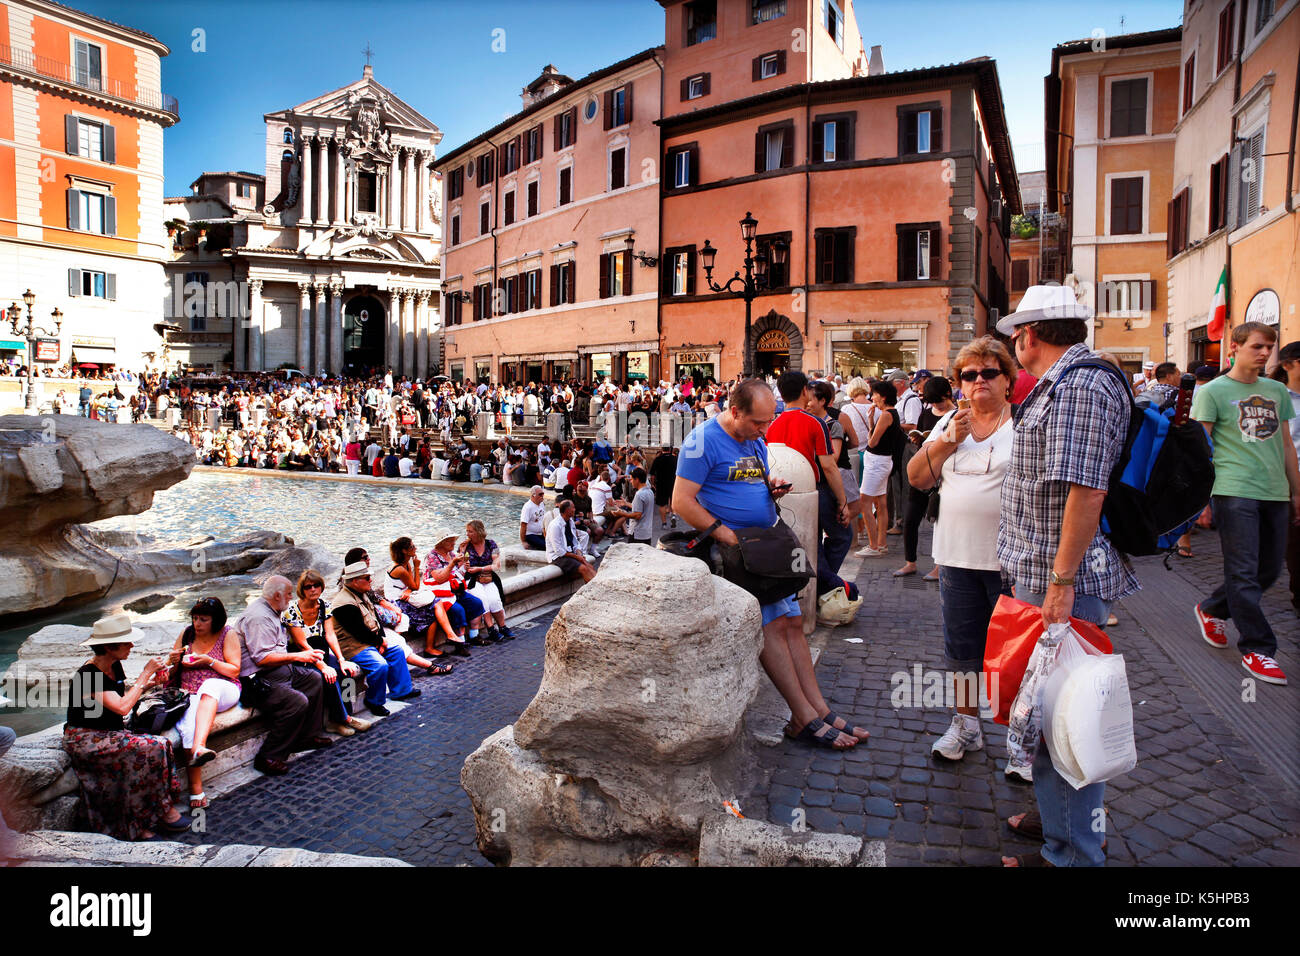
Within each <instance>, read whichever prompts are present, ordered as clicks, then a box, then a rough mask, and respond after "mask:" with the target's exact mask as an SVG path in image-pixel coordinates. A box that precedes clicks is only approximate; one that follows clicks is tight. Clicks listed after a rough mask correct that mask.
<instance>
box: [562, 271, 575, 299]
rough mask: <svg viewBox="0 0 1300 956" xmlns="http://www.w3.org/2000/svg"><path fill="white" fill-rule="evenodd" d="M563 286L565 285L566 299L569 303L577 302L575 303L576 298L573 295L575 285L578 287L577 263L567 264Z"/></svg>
mask: <svg viewBox="0 0 1300 956" xmlns="http://www.w3.org/2000/svg"><path fill="white" fill-rule="evenodd" d="M564 284H565V286H567V291H568V296H567V298H568V300H569V301H570V302H577V301H578V299H577V296H576V295H575V294H574V293H575V290H576V289H577V285H578V264H577V262H570V263H569V268H568V269H567V270H565V275H564Z"/></svg>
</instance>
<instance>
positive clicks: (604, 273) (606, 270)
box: [600, 250, 632, 299]
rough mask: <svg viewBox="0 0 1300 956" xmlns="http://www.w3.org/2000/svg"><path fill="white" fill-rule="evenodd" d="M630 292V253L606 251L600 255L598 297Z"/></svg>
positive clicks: (606, 297) (604, 297)
mask: <svg viewBox="0 0 1300 956" xmlns="http://www.w3.org/2000/svg"><path fill="white" fill-rule="evenodd" d="M631 294H632V253H630V252H628V251H626V250H624V251H623V252H606V253H604V254H603V255H602V256H601V257H600V297H601V298H602V299H608V298H610V297H611V296H616V295H631Z"/></svg>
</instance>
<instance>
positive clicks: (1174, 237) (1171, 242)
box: [1165, 196, 1178, 259]
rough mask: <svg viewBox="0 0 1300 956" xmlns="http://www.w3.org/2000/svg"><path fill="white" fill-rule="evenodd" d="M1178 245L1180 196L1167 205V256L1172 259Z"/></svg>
mask: <svg viewBox="0 0 1300 956" xmlns="http://www.w3.org/2000/svg"><path fill="white" fill-rule="evenodd" d="M1177 246H1178V197H1177V196H1175V197H1174V198H1173V199H1171V200H1169V204H1168V205H1167V206H1166V207H1165V258H1166V259H1172V258H1173V257H1174V250H1175V248H1177Z"/></svg>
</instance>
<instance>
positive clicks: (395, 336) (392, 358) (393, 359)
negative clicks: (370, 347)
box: [384, 289, 402, 374]
mask: <svg viewBox="0 0 1300 956" xmlns="http://www.w3.org/2000/svg"><path fill="white" fill-rule="evenodd" d="M401 301H402V292H401V290H400V289H389V290H388V322H387V328H386V330H385V333H384V364H385V365H386V366H387V367H388V368H391V369H392V370H393V373H394V374H396V373H397V345H398V342H399V341H400V340H401V336H402V314H401V311H400V309H401Z"/></svg>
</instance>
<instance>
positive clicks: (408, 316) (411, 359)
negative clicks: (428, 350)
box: [402, 289, 419, 378]
mask: <svg viewBox="0 0 1300 956" xmlns="http://www.w3.org/2000/svg"><path fill="white" fill-rule="evenodd" d="M417 322H419V313H418V312H417V311H416V307H415V290H414V289H408V290H407V291H406V301H405V303H404V304H403V306H402V333H403V334H402V374H403V375H405V376H406V377H407V378H414V377H415V339H416V335H415V327H416V323H417Z"/></svg>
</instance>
